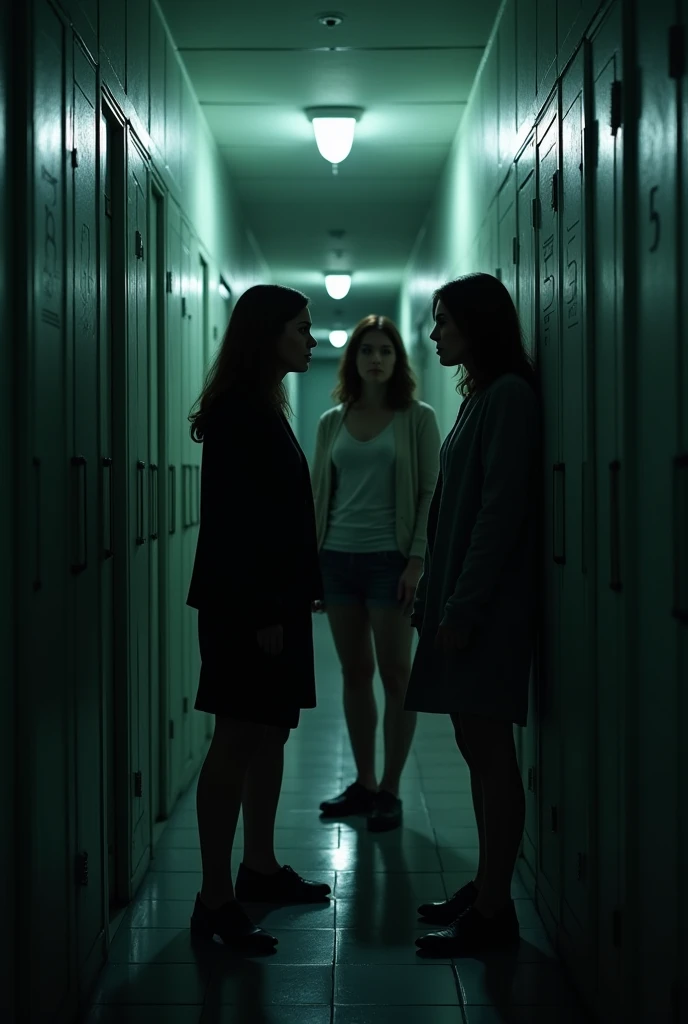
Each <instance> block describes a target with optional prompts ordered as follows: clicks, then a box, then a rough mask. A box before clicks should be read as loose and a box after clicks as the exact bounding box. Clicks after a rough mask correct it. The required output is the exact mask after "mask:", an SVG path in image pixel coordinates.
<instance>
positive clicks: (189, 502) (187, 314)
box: [177, 221, 198, 785]
mask: <svg viewBox="0 0 688 1024" xmlns="http://www.w3.org/2000/svg"><path fill="white" fill-rule="evenodd" d="M194 269H195V268H194V267H193V265H192V257H191V232H190V231H189V227H188V225H187V224H186V223H185V222H184V221H182V296H181V298H182V315H181V355H182V389H181V404H180V406H179V407H178V413H177V416H178V418H179V428H178V429H181V431H182V460H183V461H182V529H183V532H182V586H183V587H185V586H188V583H189V580H190V579H191V572H192V569H193V560H194V556H195V553H196V535H195V531H194V523H195V520H196V513H195V489H196V476H195V471H194V462H193V460H194V458H195V454H196V453H195V451H193V450H192V446H193V448H196V447H197V446H196V445H195V444H194V442H193V441H192V440H191V437H190V435H189V432H188V430H187V429H186V424H187V422H188V421H187V420H186V416H187V415H188V410H190V408H191V406H192V404H193V402H194V401H195V399H196V397H197V396H196V395H194V394H193V383H194V382H193V349H194V331H195V328H196V289H195V284H196V280H195V276H194ZM179 597H180V599H181V593H180V595H179ZM180 604H181V606H182V616H183V618H182V622H183V633H182V636H183V639H182V652H183V677H182V709H181V723H182V742H181V748H182V749H181V756H182V775H183V778H182V785H186V782H187V781H188V779H187V775H188V772H189V770H190V767H191V762H192V759H193V754H194V751H193V744H192V731H193V730H192V725H191V718H192V707H193V696H194V690H195V682H196V680H195V679H194V677H193V652H194V651H195V649H196V647H197V645H198V639H197V634H196V632H195V630H194V620H193V614H192V609H191V608H189V607H187V605H186V604H185V602H184V601H182V600H180Z"/></svg>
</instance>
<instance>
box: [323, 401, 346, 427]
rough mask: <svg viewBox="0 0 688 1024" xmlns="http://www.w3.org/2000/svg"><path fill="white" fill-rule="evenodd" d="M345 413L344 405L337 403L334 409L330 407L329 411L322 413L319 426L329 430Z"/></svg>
mask: <svg viewBox="0 0 688 1024" xmlns="http://www.w3.org/2000/svg"><path fill="white" fill-rule="evenodd" d="M343 415H344V406H343V405H335V406H334V408H333V409H328V410H327V412H324V413H323V414H322V416H321V417H320V421H319V423H318V426H319V427H321V428H322V429H323V430H327V429H328V428H330V429H331V428H333V427H335V426H336V425H337V424H338V423H339V421H340V420H341V418H342V416H343Z"/></svg>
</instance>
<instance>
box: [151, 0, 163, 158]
mask: <svg viewBox="0 0 688 1024" xmlns="http://www.w3.org/2000/svg"><path fill="white" fill-rule="evenodd" d="M165 37H166V33H165V26H164V24H163V21H162V17H161V15H160V11H159V9H158V5H157V4H151V11H150V61H149V68H150V71H149V81H150V128H149V131H150V135H151V138H152V140H153V143H154V145H155V146H156V148H157V150H158V153H159V154H160V156H162V157H163V163H164V154H165V54H166V45H165Z"/></svg>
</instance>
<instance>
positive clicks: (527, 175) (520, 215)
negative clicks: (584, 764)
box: [516, 139, 539, 878]
mask: <svg viewBox="0 0 688 1024" xmlns="http://www.w3.org/2000/svg"><path fill="white" fill-rule="evenodd" d="M516 186H517V193H516V227H517V238H518V248H517V256H518V264H517V277H516V287H517V295H518V302H517V306H518V315H519V319H520V321H521V329H522V331H523V338H524V342H525V345H526V348H527V350H528V352H529V353H530V355H531V356H532V355H534V353H535V329H536V326H535V302H536V296H537V271H536V265H537V264H536V249H535V231H534V229H533V203H534V201H535V141H534V139H531V140H530V142H529V143H528V144H527V145H526V146H525V148H524V150H523V152H522V153H521V155H520V157H519V159H518V162H517V164H516ZM535 668H536V666H534V671H533V672H532V673H531V681H530V691H529V697H528V724H527V726H526V727H525V728H523V729H520V730H518V733H519V746H520V757H521V759H520V765H521V774H522V777H523V784H524V788H525V792H526V822H525V834H524V838H523V856H524V858H525V860H526V863H527V864H528V866H529V868H530V872H531V874H532V876H533V878H534V877H535V875H536V874H537V848H538V842H539V839H538V836H539V827H538V797H539V788H538V779H537V761H538V700H537V689H536V681H537V674H536V671H535Z"/></svg>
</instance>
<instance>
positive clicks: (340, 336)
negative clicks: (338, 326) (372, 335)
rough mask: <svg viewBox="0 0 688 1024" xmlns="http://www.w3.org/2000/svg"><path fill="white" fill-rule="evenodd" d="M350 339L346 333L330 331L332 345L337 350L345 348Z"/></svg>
mask: <svg viewBox="0 0 688 1024" xmlns="http://www.w3.org/2000/svg"><path fill="white" fill-rule="evenodd" d="M347 339H348V335H347V333H346V331H330V344H331V345H334V347H335V348H344V346H345V345H346V342H347Z"/></svg>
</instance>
